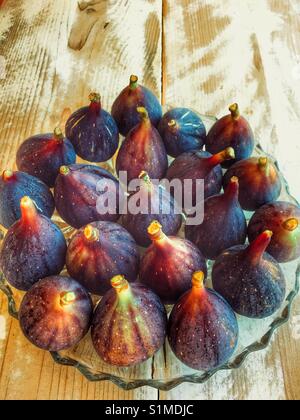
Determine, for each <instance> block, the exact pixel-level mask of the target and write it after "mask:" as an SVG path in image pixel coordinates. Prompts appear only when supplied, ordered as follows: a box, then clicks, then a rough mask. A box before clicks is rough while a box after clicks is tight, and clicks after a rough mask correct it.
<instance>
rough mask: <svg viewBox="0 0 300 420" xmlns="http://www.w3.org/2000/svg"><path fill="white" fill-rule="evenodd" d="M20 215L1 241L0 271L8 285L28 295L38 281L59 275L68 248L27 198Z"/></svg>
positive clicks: (51, 224) (23, 202)
mask: <svg viewBox="0 0 300 420" xmlns="http://www.w3.org/2000/svg"><path fill="white" fill-rule="evenodd" d="M21 212H22V216H21V219H20V220H19V221H17V222H16V223H15V224H14V225H13V226H12V227H11V228H10V229H9V230H8V232H7V235H6V236H5V238H4V241H3V245H2V249H1V252H0V267H1V270H2V271H3V274H4V276H5V278H6V280H7V281H8V282H9V284H11V285H12V286H13V287H15V288H16V289H19V290H23V291H27V290H29V289H30V287H31V286H32V285H33V284H35V283H36V282H37V281H38V280H40V279H42V278H44V277H48V276H52V275H57V274H59V273H60V272H61V271H62V269H63V267H64V265H65V257H66V252H67V245H66V241H65V238H64V236H63V234H62V232H61V231H60V229H59V228H58V227H57V226H56V225H55V224H54V223H52V222H51V220H50V219H48V218H47V217H45V216H43V215H41V214H39V213H38V211H37V209H36V207H35V205H34V203H33V201H32V200H31V199H30V198H29V197H24V198H22V200H21Z"/></svg>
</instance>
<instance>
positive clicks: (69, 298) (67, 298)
mask: <svg viewBox="0 0 300 420" xmlns="http://www.w3.org/2000/svg"><path fill="white" fill-rule="evenodd" d="M75 300H76V295H75V293H74V292H63V293H61V295H60V304H61V306H68V305H70V304H71V303H73V302H75Z"/></svg>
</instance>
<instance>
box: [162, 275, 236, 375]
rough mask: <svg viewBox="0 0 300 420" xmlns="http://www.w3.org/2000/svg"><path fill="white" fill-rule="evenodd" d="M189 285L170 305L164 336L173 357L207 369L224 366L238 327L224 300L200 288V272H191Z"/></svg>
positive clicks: (202, 284) (201, 282) (200, 368)
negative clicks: (166, 333) (188, 288)
mask: <svg viewBox="0 0 300 420" xmlns="http://www.w3.org/2000/svg"><path fill="white" fill-rule="evenodd" d="M192 282H193V286H192V289H191V290H190V291H188V292H187V293H186V294H184V295H183V296H182V297H181V299H180V300H179V302H178V303H177V304H176V305H175V306H174V308H173V310H172V312H171V315H170V319H169V325H168V339H169V343H170V346H171V349H172V350H173V352H174V354H175V355H176V357H177V358H178V359H179V360H180V361H181V362H182V363H184V364H185V365H187V366H188V367H190V368H192V369H196V370H200V371H210V370H213V369H217V368H219V367H221V366H223V365H225V364H226V363H227V362H228V360H229V359H230V358H231V356H232V355H233V354H234V352H235V349H236V347H237V343H238V336H239V328H238V323H237V320H236V316H235V314H234V312H233V310H232V309H231V308H230V306H229V305H228V303H227V302H226V301H225V300H224V299H223V298H222V297H221V296H220V295H219V294H218V293H216V292H215V291H213V290H210V289H206V288H205V287H204V273H201V272H199V273H195V274H194V276H193V280H192Z"/></svg>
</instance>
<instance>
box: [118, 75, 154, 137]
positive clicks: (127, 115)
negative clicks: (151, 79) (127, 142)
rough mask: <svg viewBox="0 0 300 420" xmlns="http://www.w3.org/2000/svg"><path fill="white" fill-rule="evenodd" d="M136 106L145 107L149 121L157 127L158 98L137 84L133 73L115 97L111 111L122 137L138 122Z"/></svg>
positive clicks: (136, 78)
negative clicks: (126, 84) (127, 84)
mask: <svg viewBox="0 0 300 420" xmlns="http://www.w3.org/2000/svg"><path fill="white" fill-rule="evenodd" d="M138 107H143V108H146V110H147V112H148V114H149V118H150V120H151V123H152V124H153V125H154V126H155V127H157V126H158V124H159V122H160V120H161V117H162V107H161V105H160V103H159V100H158V99H157V97H156V96H155V95H154V93H153V92H151V91H150V90H149V89H147V88H146V87H144V86H141V85H139V84H138V77H137V76H134V75H133V76H131V77H130V82H129V86H127V87H126V88H125V89H124V90H123V91H122V92H121V93H120V95H119V96H118V97H117V99H116V100H115V102H114V104H113V106H112V111H111V113H112V116H113V117H114V119H115V121H116V123H117V126H118V127H119V130H120V133H121V134H122V135H123V136H124V137H126V136H127V135H128V133H129V132H130V131H131V130H132V129H133V128H134V127H136V126H137V125H138V124H139V122H140V117H139V114H138V112H137V108H138Z"/></svg>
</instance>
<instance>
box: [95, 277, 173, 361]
mask: <svg viewBox="0 0 300 420" xmlns="http://www.w3.org/2000/svg"><path fill="white" fill-rule="evenodd" d="M111 284H112V286H113V289H112V290H110V291H109V292H107V293H106V294H105V296H104V297H103V299H102V300H101V302H100V303H99V304H98V306H97V308H96V311H95V315H94V319H93V323H92V340H93V344H94V347H95V349H96V351H97V353H98V354H99V356H100V357H101V359H102V360H103V361H104V362H106V363H108V364H110V365H113V366H119V367H130V366H134V365H137V364H139V363H142V362H145V361H146V360H147V359H149V358H150V357H152V356H153V355H154V354H155V353H156V352H157V351H158V350H159V349H160V348H161V347H162V345H163V344H164V341H165V336H166V328H167V315H166V311H165V308H164V306H163V305H162V303H161V301H160V300H159V298H158V297H157V296H156V295H155V294H154V293H153V292H152V291H151V290H150V289H148V288H146V287H145V286H142V285H141V284H136V283H133V284H131V285H129V283H128V282H127V281H126V280H125V278H124V276H116V277H114V278H113V279H112V281H111Z"/></svg>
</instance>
